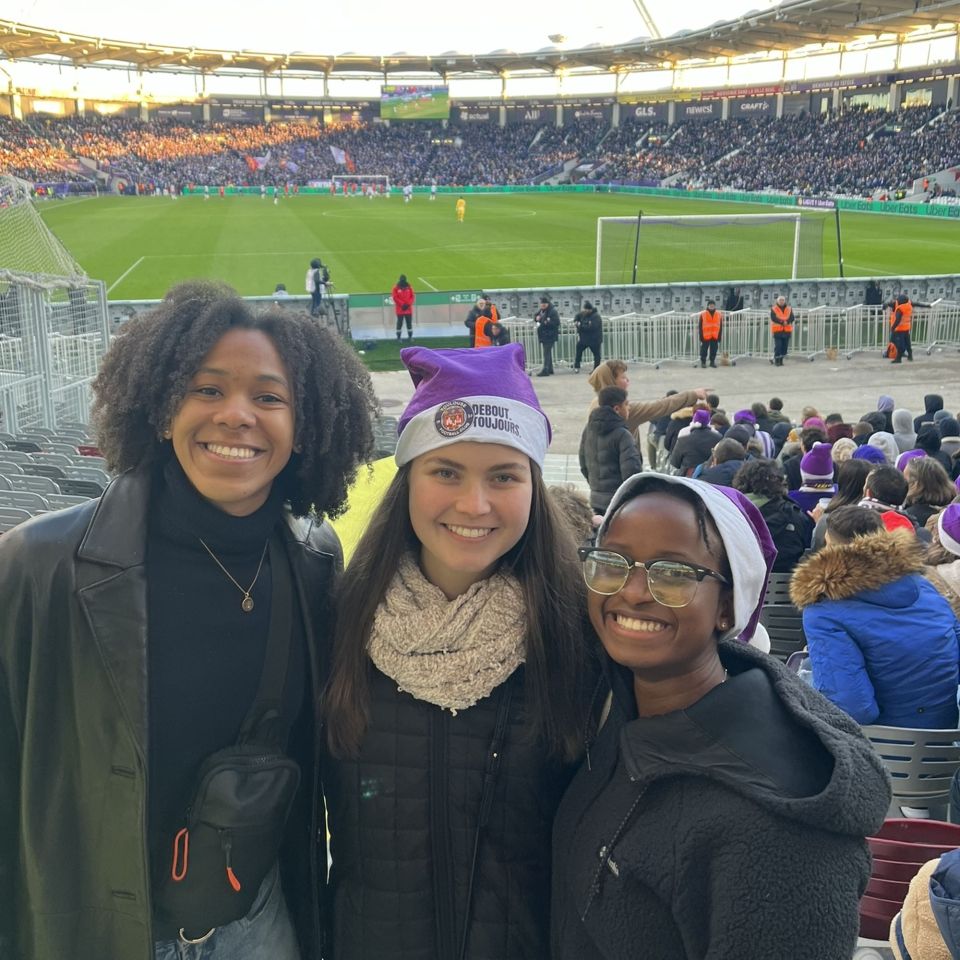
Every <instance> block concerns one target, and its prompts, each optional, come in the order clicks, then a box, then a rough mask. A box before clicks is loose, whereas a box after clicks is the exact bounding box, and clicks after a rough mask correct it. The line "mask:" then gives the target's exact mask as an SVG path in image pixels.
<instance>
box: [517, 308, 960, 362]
mask: <svg viewBox="0 0 960 960" xmlns="http://www.w3.org/2000/svg"><path fill="white" fill-rule="evenodd" d="M794 313H795V317H796V319H795V322H794V327H793V336H792V338H791V342H790V352H791V354H793V355H794V356H802V357H806V358H807V359H808V360H815V359H816V358H817V357H818V356H829V357H839V356H843V357H846V358H847V359H850V358H851V357H852V356H853V355H854V354H855V353H863V352H865V351H877V352H882V351H884V350H885V349H886V346H887V343H888V342H889V340H890V324H889V319H888V318H889V312H888V311H886V310H884V309H883V308H881V307H868V306H863V305H859V306H855V307H847V308H842V307H826V306H822V307H812V308H809V309H800V310H795V311H794ZM698 317H699V313H681V312H677V311H670V312H667V313H661V314H656V315H652V316H640V315H639V314H636V313H628V314H624V315H622V316H617V317H610V318H605V319H604V322H603V356H604V358H616V359H618V360H626V361H628V362H631V363H648V364H651V365H652V366H654V367H659V366H660V365H661V364H662V363H668V362H678V363H690V364H699V362H700V341H699V337H698V335H697V319H698ZM503 323H504V326H506V327H507V329H508V330H509V331H510V336H511V338H512V339H513V340H514V341H516V342H518V343H522V344H523V346H524V349H525V350H526V353H527V366H528V369H531V370H532V369H535V368H536V367H538V366H539V365H540V358H541V356H542V350H541V347H540V344H539V342H538V340H537V330H536V325H535V324H534V322H533V321H532V320H524V319H520V318H518V317H506V318H505V319H504V321H503ZM911 338H912V341H913V346H914V349H916V350H925V351H926V352H927V353H928V354H929V353H932V352H933V350H934V349H936V348H937V347H946V348H955V349H960V303H957V302H953V301H948V300H940V301H937V302H936V303H934V304H932V305H931V306H930V307H914V310H913V331H912V334H911ZM576 346H577V331H576V328H575V327H574V325H573V320H572V319H561V327H560V339H559V341H558V342H557V344H556V346H555V347H554V350H553V362H554V364H558V365H560V366H572V365H573V362H574V358H575V355H576ZM772 356H773V337H772V335H771V333H770V313H769V311H767V310H741V311H739V312H738V313H731V314H727V315H725V317H724V321H723V333H722V337H721V341H720V352H719V354H718V358H720V359H722V361H723V362H727V363H731V364H735V363H737V361H738V360H743V359H747V358H756V359H767V358H770V357H772ZM583 362H585V363H589V364H591V365H592V356H591V355H590V354H589V353H586V359H585V360H584V361H583Z"/></svg>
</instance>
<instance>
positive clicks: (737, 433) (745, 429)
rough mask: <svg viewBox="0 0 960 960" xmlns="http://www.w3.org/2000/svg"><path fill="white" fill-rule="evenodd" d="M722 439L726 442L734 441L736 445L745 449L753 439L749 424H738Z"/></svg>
mask: <svg viewBox="0 0 960 960" xmlns="http://www.w3.org/2000/svg"><path fill="white" fill-rule="evenodd" d="M724 438H725V439H727V440H736V441H737V443H739V444H742V445H743V446H744V447H746V445H747V444H748V443H749V442H750V441H751V440H752V439H753V431H752V430H751V429H750V425H749V424H746V423H738V424H737V425H736V426H735V427H731V428H730V429H729V430H728V431H727V432H726V433H725V434H724Z"/></svg>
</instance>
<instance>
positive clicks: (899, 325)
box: [890, 300, 913, 333]
mask: <svg viewBox="0 0 960 960" xmlns="http://www.w3.org/2000/svg"><path fill="white" fill-rule="evenodd" d="M898 315H899V319H898ZM912 325H913V304H912V303H911V302H910V301H909V300H908V301H907V302H906V303H897V304H894V307H893V314H892V315H891V317H890V326H891V327H893V332H894V333H909V332H910V327H911V326H912Z"/></svg>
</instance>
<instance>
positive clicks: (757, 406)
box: [750, 401, 779, 433]
mask: <svg viewBox="0 0 960 960" xmlns="http://www.w3.org/2000/svg"><path fill="white" fill-rule="evenodd" d="M750 412H751V413H752V414H753V415H754V417H755V418H756V424H757V429H758V430H762V431H763V432H764V433H773V428H774V427H775V426H776V424H777V423H778V422H779V421H777V420H773V419H771V417H770V411H769V410H767V408H766V406H764V404H762V403H760V402H759V401H758V402H756V403H751V404H750Z"/></svg>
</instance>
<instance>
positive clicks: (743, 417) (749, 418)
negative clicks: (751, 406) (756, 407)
mask: <svg viewBox="0 0 960 960" xmlns="http://www.w3.org/2000/svg"><path fill="white" fill-rule="evenodd" d="M733 422H734V424H737V423H749V424H751V425H752V426H756V425H757V417H756V414H755V413H754V412H753V411H752V410H738V411H737V412H736V413H735V414H734V415H733Z"/></svg>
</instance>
